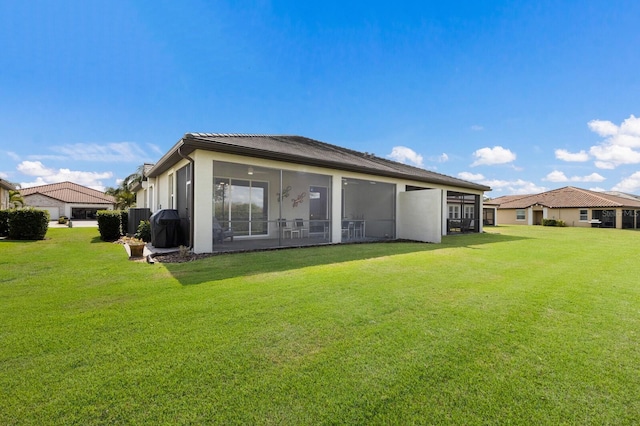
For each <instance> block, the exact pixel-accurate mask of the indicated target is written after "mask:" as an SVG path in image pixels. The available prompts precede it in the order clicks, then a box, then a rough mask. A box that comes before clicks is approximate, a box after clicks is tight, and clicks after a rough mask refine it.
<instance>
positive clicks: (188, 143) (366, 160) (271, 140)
mask: <svg viewBox="0 0 640 426" xmlns="http://www.w3.org/2000/svg"><path fill="white" fill-rule="evenodd" d="M196 149H203V150H209V151H216V152H226V153H233V154H239V155H245V156H248V157H255V158H264V159H272V160H278V161H285V162H290V163H296V164H306V165H313V166H321V167H328V168H333V169H338V170H345V171H354V172H362V173H368V174H372V175H378V176H386V177H396V178H405V179H412V180H416V181H420V182H425V183H434V184H442V185H451V186H456V187H462V188H468V189H475V190H481V191H490V190H491V188H489V187H488V186H485V185H480V184H477V183H473V182H469V181H465V180H462V179H458V178H454V177H451V176H447V175H443V174H440V173H436V172H432V171H429V170H425V169H421V168H418V167H413V166H409V165H406V164H402V163H398V162H395V161H391V160H387V159H385V158H380V157H376V156H375V155H373V154H369V153H366V152H359V151H354V150H351V149H347V148H343V147H339V146H336V145H332V144H328V143H325V142H320V141H317V140H314V139H310V138H306V137H303V136H286V135H252V134H227V133H186V134H185V135H184V137H183V138H182V139H181V140H180V141H179V142H178V143H177V144H176V145H175V146H174V147H173V148H172V149H171V150H170V151H169V152H168V153H167V154H166V155H165V156H164V157H162V158H161V159H160V161H158V163H157V164H156V165H155V166H154V167H153V168H152V169H151V170H150V171H149V174H148V176H150V177H154V176H157V175H159V174H161V173H162V172H163V171H165V170H167V169H168V168H169V167H171V166H172V165H173V164H175V162H177V161H178V160H179V159H180V158H181V157H180V154H179V153H178V150H180V152H181V153H182V154H186V155H188V154H189V153H190V152H192V151H194V150H196Z"/></svg>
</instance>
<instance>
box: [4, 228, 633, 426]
mask: <svg viewBox="0 0 640 426" xmlns="http://www.w3.org/2000/svg"><path fill="white" fill-rule="evenodd" d="M97 237H98V234H97V230H95V229H87V228H72V229H51V230H49V232H48V234H47V240H45V241H39V242H14V241H6V240H4V241H0V268H1V269H0V424H3V425H13V424H16V425H23V424H157V423H164V424H188V423H193V424H198V423H211V424H295V425H299V424H314V425H317V424H527V425H529V424H550V425H551V424H552V425H556V424H580V425H583V424H598V425H599V424H638V423H639V422H640V344H639V342H638V340H639V337H640V336H639V335H638V333H639V330H640V279H639V278H638V271H639V268H638V253H639V252H640V243H639V241H640V233H637V232H634V231H622V230H611V229H578V228H547V227H526V226H520V227H497V228H493V229H488V232H487V233H485V234H480V235H460V236H451V237H445V238H444V241H443V243H442V244H439V245H435V244H418V243H391V244H360V245H345V246H330V247H317V248H305V249H294V250H282V251H272V252H258V253H245V254H236V255H225V256H217V257H211V258H207V259H203V260H199V261H195V262H191V263H186V264H167V265H162V264H156V265H148V264H144V263H139V262H131V261H129V260H128V259H127V258H126V254H125V251H124V249H123V248H122V246H119V245H116V244H111V243H104V242H101V241H100V240H99V239H98V238H97Z"/></svg>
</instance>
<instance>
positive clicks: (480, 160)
mask: <svg viewBox="0 0 640 426" xmlns="http://www.w3.org/2000/svg"><path fill="white" fill-rule="evenodd" d="M473 156H474V157H476V161H474V162H473V163H472V164H471V167H475V166H480V165H486V166H491V165H495V164H506V163H510V162H512V161H514V160H515V159H516V154H514V153H513V152H511V151H510V150H509V149H505V148H503V147H501V146H494V147H493V148H480V149H479V150H477V151H476V152H474V153H473Z"/></svg>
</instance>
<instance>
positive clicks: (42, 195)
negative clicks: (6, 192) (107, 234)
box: [20, 182, 116, 220]
mask: <svg viewBox="0 0 640 426" xmlns="http://www.w3.org/2000/svg"><path fill="white" fill-rule="evenodd" d="M20 194H21V195H22V197H23V198H24V204H25V206H29V207H34V208H36V209H42V210H48V211H49V214H50V216H51V220H56V219H58V218H59V217H60V216H66V217H68V218H71V219H76V220H77V219H94V218H95V216H96V212H97V211H98V210H113V209H114V206H115V203H116V200H115V199H114V198H113V197H112V196H110V195H106V194H105V193H104V192H100V191H97V190H95V189H91V188H87V187H86V186H82V185H78V184H77V183H72V182H60V183H52V184H50V185H41V186H33V187H31V188H25V189H21V190H20Z"/></svg>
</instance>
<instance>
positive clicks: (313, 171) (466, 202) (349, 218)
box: [137, 133, 490, 253]
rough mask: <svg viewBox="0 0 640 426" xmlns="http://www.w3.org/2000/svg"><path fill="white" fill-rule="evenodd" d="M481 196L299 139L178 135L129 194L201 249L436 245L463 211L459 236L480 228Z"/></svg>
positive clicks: (472, 187) (459, 183)
mask: <svg viewBox="0 0 640 426" xmlns="http://www.w3.org/2000/svg"><path fill="white" fill-rule="evenodd" d="M489 190H490V188H488V187H486V186H484V185H479V184H476V183H472V182H468V181H464V180H461V179H457V178H453V177H450V176H446V175H443V174H439V173H435V172H432V171H428V170H424V169H420V168H416V167H412V166H408V165H405V164H401V163H397V162H394V161H390V160H387V159H383V158H379V157H376V156H374V155H373V154H369V153H362V152H357V151H353V150H350V149H346V148H342V147H339V146H335V145H331V144H327V143H324V142H319V141H317V140H313V139H309V138H306V137H301V136H276V135H247V134H215V133H186V134H185V135H184V136H183V137H182V138H181V139H180V140H179V141H178V142H177V143H176V144H175V145H174V146H173V147H172V148H171V149H170V150H169V152H167V153H166V154H165V155H164V156H163V157H162V158H161V159H160V160H159V161H158V162H157V163H156V164H155V165H154V166H153V167H152V168H150V169H149V170H147V172H146V173H145V176H144V181H143V185H141V186H140V187H139V188H138V192H137V196H138V197H142V198H143V200H141V199H140V198H138V205H139V206H145V207H149V208H150V209H151V212H152V213H153V212H157V211H158V210H160V209H176V210H178V212H179V215H180V218H181V228H182V233H183V235H184V236H185V244H186V245H189V246H191V247H192V248H193V250H194V251H195V252H196V253H209V252H217V251H233V250H244V249H256V248H266V247H282V246H291V245H295V246H300V245H313V244H326V243H340V242H346V241H375V240H392V239H411V240H417V241H425V242H440V240H441V237H442V235H443V234H447V232H448V230H450V228H451V227H450V226H449V222H450V220H457V221H460V219H461V218H462V216H465V215H466V216H467V217H466V218H467V219H468V221H466V222H465V224H466V226H467V228H466V229H465V231H469V232H481V231H482V223H481V221H480V220H477V219H478V216H477V214H479V212H481V211H482V199H483V194H484V192H485V191H489ZM451 206H456V207H451ZM456 208H457V209H458V210H457V215H458V217H457V218H456V217H453V216H455V215H456ZM450 216H451V219H450ZM459 231H460V229H459V228H456V229H454V230H453V231H451V232H459Z"/></svg>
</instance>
